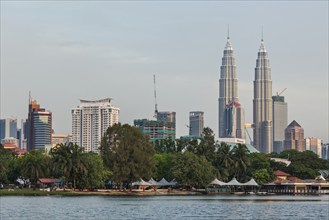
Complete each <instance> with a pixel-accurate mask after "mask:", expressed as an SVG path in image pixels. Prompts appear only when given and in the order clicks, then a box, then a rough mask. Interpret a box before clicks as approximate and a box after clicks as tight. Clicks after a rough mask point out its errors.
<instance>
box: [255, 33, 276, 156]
mask: <svg viewBox="0 0 329 220" xmlns="http://www.w3.org/2000/svg"><path fill="white" fill-rule="evenodd" d="M253 109H254V110H253V121H254V123H253V126H254V141H253V144H254V146H255V147H256V148H257V149H258V150H259V151H260V152H262V153H266V154H267V153H271V152H272V151H273V149H272V145H273V130H272V129H273V127H272V126H273V125H272V120H273V119H272V118H273V116H272V111H273V106H272V81H271V69H270V65H269V59H268V56H267V51H266V49H265V45H264V41H263V39H262V40H261V45H260V48H259V51H258V57H257V60H256V68H255V80H254V100H253Z"/></svg>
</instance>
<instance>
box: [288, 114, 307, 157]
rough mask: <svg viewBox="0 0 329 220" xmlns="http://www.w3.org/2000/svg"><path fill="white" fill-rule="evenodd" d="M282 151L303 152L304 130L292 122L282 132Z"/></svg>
mask: <svg viewBox="0 0 329 220" xmlns="http://www.w3.org/2000/svg"><path fill="white" fill-rule="evenodd" d="M284 134H285V135H284V136H285V138H284V149H285V150H290V149H292V150H297V151H299V152H302V151H304V150H305V139H304V129H303V128H302V127H301V126H300V125H299V124H298V123H297V122H296V121H295V120H293V121H292V122H291V123H290V124H289V125H288V127H287V128H286V129H285V130H284Z"/></svg>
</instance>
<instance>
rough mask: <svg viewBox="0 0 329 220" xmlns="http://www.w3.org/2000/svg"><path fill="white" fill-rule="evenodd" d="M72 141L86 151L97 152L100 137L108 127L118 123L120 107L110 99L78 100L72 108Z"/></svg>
mask: <svg viewBox="0 0 329 220" xmlns="http://www.w3.org/2000/svg"><path fill="white" fill-rule="evenodd" d="M71 113H72V142H73V143H75V144H77V145H79V146H80V147H82V148H84V150H85V151H87V152H90V151H91V152H96V153H97V152H98V151H99V147H100V143H101V140H102V137H103V135H104V133H105V132H106V130H107V129H108V127H110V126H112V125H113V124H116V123H119V113H120V109H119V108H117V107H114V106H113V105H112V99H110V98H106V99H101V100H95V101H88V100H80V105H79V106H78V107H77V108H74V109H72V111H71Z"/></svg>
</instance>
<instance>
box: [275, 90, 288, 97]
mask: <svg viewBox="0 0 329 220" xmlns="http://www.w3.org/2000/svg"><path fill="white" fill-rule="evenodd" d="M286 90H287V88H284V89H283V90H282V91H281V92H280V93H278V92H276V95H277V96H280V95H281V94H282V93H283V92H284V91H286Z"/></svg>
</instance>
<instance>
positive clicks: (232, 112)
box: [218, 36, 245, 139]
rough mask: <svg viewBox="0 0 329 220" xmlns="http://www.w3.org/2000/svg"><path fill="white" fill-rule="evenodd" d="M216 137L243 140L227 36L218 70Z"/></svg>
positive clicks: (233, 61) (236, 88)
mask: <svg viewBox="0 0 329 220" xmlns="http://www.w3.org/2000/svg"><path fill="white" fill-rule="evenodd" d="M218 136H219V137H220V138H243V139H245V126H244V110H243V108H242V107H241V105H240V104H239V98H238V79H237V76H236V65H235V58H234V50H233V47H232V45H231V42H230V38H229V36H228V37H227V42H226V46H225V49H224V55H223V58H222V65H221V68H220V79H219V98H218Z"/></svg>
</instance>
